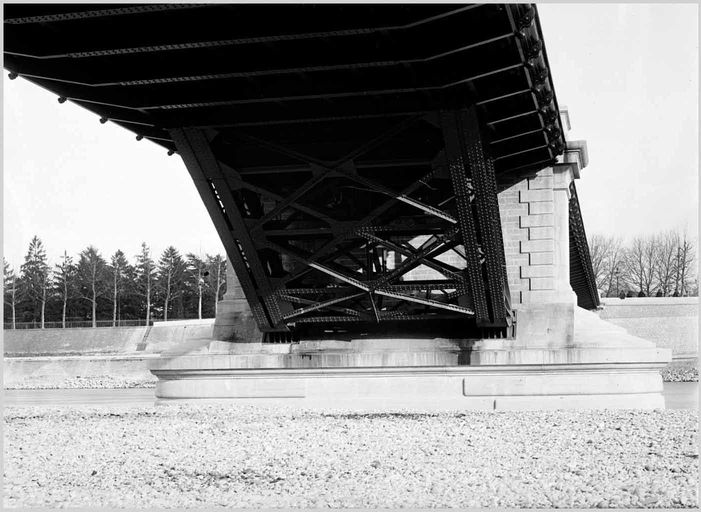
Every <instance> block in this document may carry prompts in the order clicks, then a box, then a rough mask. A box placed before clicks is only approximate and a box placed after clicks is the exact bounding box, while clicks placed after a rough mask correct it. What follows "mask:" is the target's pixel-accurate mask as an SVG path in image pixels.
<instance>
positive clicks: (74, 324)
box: [3, 319, 153, 329]
mask: <svg viewBox="0 0 701 512" xmlns="http://www.w3.org/2000/svg"><path fill="white" fill-rule="evenodd" d="M146 325H147V323H146V320H144V319H141V320H117V321H116V322H114V323H113V322H112V320H97V321H96V322H95V327H142V326H146ZM148 325H153V321H150V322H148ZM92 326H93V324H92V320H78V321H75V320H72V321H66V327H65V328H66V329H76V328H89V327H92ZM13 328H14V329H41V322H16V323H15V325H14V327H13V325H12V322H5V323H4V324H3V329H13ZM62 328H63V322H44V329H62Z"/></svg>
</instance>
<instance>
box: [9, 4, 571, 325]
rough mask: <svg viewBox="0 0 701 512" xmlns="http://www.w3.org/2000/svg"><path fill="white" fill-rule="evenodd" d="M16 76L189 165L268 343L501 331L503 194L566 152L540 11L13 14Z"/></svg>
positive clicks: (27, 10)
mask: <svg viewBox="0 0 701 512" xmlns="http://www.w3.org/2000/svg"><path fill="white" fill-rule="evenodd" d="M5 66H6V67H7V68H8V69H9V70H10V71H11V73H12V74H13V76H16V75H19V76H22V77H24V78H26V79H27V80H30V81H32V82H34V83H37V84H38V85H41V86H43V87H45V88H48V89H50V90H51V91H53V92H55V93H56V94H58V95H59V96H60V97H61V99H62V101H65V100H66V99H67V100H69V101H71V102H73V103H75V104H78V105H80V106H83V107H85V108H87V109H89V110H91V111H93V112H95V113H96V114H98V115H99V116H100V117H101V121H102V122H107V121H111V122H115V123H117V124H119V125H121V126H123V127H125V128H127V129H129V130H132V131H134V132H135V133H137V134H138V138H139V139H141V138H148V139H150V140H152V141H153V142H155V143H157V144H160V145H162V146H164V147H165V148H167V149H168V150H170V151H171V152H177V153H179V154H180V156H181V157H182V158H183V159H184V161H185V163H186V165H187V167H188V170H189V172H190V173H191V175H192V178H193V180H194V182H195V185H196V186H197V188H198V191H199V193H200V196H201V197H202V199H203V201H204V202H205V204H206V205H207V208H208V210H209V213H210V215H211V216H212V219H213V221H214V223H215V225H216V227H217V230H218V232H219V235H220V237H221V239H222V242H223V243H224V246H225V248H226V250H227V254H228V256H229V258H230V260H231V261H232V263H233V265H234V268H235V270H236V274H237V277H238V279H239V281H240V283H241V286H242V288H243V290H244V292H245V294H246V298H247V299H248V302H249V304H250V305H251V309H252V311H253V314H254V316H255V318H256V321H257V323H258V325H259V327H260V328H261V330H263V331H268V332H271V331H285V330H288V329H291V328H292V329H300V328H308V329H312V328H315V327H314V326H317V327H318V328H321V329H328V328H329V327H330V326H331V327H333V326H337V325H341V326H347V325H351V324H355V325H375V326H384V327H381V328H384V329H390V330H392V329H405V330H412V329H416V328H417V327H416V326H418V325H433V322H434V321H435V322H439V323H440V325H441V326H443V327H442V328H443V329H450V328H451V326H460V327H461V328H463V329H464V327H465V326H474V327H481V328H495V329H498V330H499V331H500V332H502V331H503V329H504V328H505V327H506V326H507V325H508V324H509V322H510V315H511V313H510V305H509V304H508V302H507V301H508V297H509V293H508V290H506V284H505V283H506V281H505V278H504V265H505V261H504V252H503V245H502V238H501V226H500V222H499V214H498V205H497V199H496V190H497V188H496V183H497V181H498V180H499V179H500V177H502V176H505V175H507V174H511V173H527V172H531V171H537V170H538V169H541V168H543V167H545V166H547V165H549V164H551V163H553V161H554V159H555V157H556V156H557V155H558V154H560V153H561V152H562V150H563V147H564V139H563V137H562V126H561V125H560V120H559V116H558V107H557V102H556V99H555V95H554V90H553V86H552V81H551V80H550V77H549V68H548V62H547V56H546V54H545V48H544V45H543V41H542V34H541V30H540V26H539V23H538V20H537V13H536V11H535V7H534V6H531V5H529V4H525V5H516V4H513V5H501V4H489V5H463V6H460V5H401V6H400V5H360V4H359V5H352V6H351V5H346V6H343V5H330V4H326V5H277V6H265V5H191V6H187V5H177V4H173V5H155V4H154V5H148V6H139V5H131V6H124V5H92V6H90V5H80V6H79V5H73V6H52V5H8V6H6V8H5ZM446 320H448V321H446ZM408 321H413V322H408ZM416 321H421V322H423V323H417V322H416ZM397 326H400V327H397ZM402 326H403V327H402ZM333 328H335V327H333ZM438 330H440V329H438ZM434 332H437V330H434ZM463 332H465V331H464V330H463Z"/></svg>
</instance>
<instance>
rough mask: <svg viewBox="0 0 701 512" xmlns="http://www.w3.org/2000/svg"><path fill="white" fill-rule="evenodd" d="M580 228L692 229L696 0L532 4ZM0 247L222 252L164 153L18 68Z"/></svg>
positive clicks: (10, 84) (11, 257)
mask: <svg viewBox="0 0 701 512" xmlns="http://www.w3.org/2000/svg"><path fill="white" fill-rule="evenodd" d="M539 13H540V17H541V24H542V27H543V33H544V37H545V43H546V48H547V51H548V58H549V60H550V66H551V71H552V76H553V81H554V84H555V92H556V95H557V99H558V102H559V104H560V106H561V107H563V106H567V107H568V109H569V112H570V117H571V122H572V132H570V135H569V139H570V140H577V139H586V140H587V143H588V148H589V162H590V163H589V166H588V167H587V168H586V169H585V170H584V171H583V173H582V179H581V180H579V181H578V182H577V187H578V192H579V196H580V203H581V206H582V210H583V217H584V223H585V227H586V230H587V234H588V235H591V234H593V233H602V234H610V235H620V236H622V237H624V238H630V237H632V236H634V235H636V234H644V233H650V232H656V231H660V230H664V229H675V228H680V229H687V230H688V231H689V232H690V233H691V234H693V235H694V236H696V233H697V231H698V26H697V20H698V6H697V5H695V4H677V5H652V4H640V5H634V4H625V5H617V4H613V5H609V4H592V5H572V4H567V5H558V4H541V5H539ZM3 105H4V117H3V120H4V141H3V171H4V204H3V214H4V215H3V225H4V230H3V235H4V241H3V243H4V254H5V257H6V258H7V259H8V261H9V262H10V263H11V264H12V265H13V266H14V267H15V268H18V267H19V265H20V264H21V263H22V261H23V258H24V254H25V252H26V249H27V245H28V243H29V240H30V239H31V237H32V236H33V235H35V234H36V235H38V236H39V237H40V238H41V239H42V240H43V241H44V244H45V245H46V248H47V251H48V254H49V258H50V259H51V260H52V262H56V261H57V259H58V257H59V256H60V255H61V254H62V253H63V251H64V250H66V251H68V253H69V254H71V255H74V256H75V255H76V254H77V253H78V252H80V251H81V250H82V249H84V248H85V247H86V246H87V245H89V244H93V245H95V246H96V247H97V248H98V249H100V251H102V253H103V255H104V256H106V257H108V256H109V255H110V254H112V253H114V251H115V250H117V249H122V250H123V251H124V252H125V253H126V255H127V256H128V257H129V258H130V260H132V261H133V256H134V255H135V254H136V253H137V252H138V250H139V248H140V245H141V242H142V241H145V242H146V243H147V244H149V245H150V246H151V248H152V249H153V251H154V253H155V254H156V255H157V254H159V253H160V252H161V251H163V249H165V247H166V246H168V245H171V244H172V245H174V246H175V247H177V248H178V249H179V250H181V251H182V252H195V253H200V254H204V253H210V254H213V253H223V252H224V251H223V247H222V245H221V243H220V242H219V239H218V237H217V234H216V232H215V230H214V227H213V225H212V223H211V221H210V220H209V217H208V215H207V212H206V210H205V208H204V205H203V204H202V202H201V201H200V199H199V196H198V194H197V192H196V190H195V187H194V185H193V184H192V182H191V180H190V177H189V175H188V173H187V170H186V169H185V166H184V165H183V163H182V160H181V159H180V157H178V156H177V155H173V156H171V157H168V156H167V155H166V151H165V150H164V149H162V148H160V146H156V145H155V144H153V143H150V142H148V141H146V140H143V141H141V142H137V141H136V140H135V136H134V134H132V133H131V132H128V131H126V130H124V129H122V128H119V127H117V126H114V125H112V124H111V123H107V124H105V125H101V124H100V123H99V121H98V117H97V116H96V115H95V114H92V113H89V112H88V111H86V110H83V109H81V108H80V107H78V106H76V105H74V104H72V103H70V102H67V103H64V104H63V105H60V104H59V103H58V102H57V100H56V96H55V95H53V94H51V93H48V92H47V91H45V90H43V89H40V88H38V87H36V86H33V85H31V84H29V83H28V82H26V81H24V80H22V79H21V78H20V79H17V80H14V81H10V80H9V79H8V78H7V75H6V74H5V76H4V78H3Z"/></svg>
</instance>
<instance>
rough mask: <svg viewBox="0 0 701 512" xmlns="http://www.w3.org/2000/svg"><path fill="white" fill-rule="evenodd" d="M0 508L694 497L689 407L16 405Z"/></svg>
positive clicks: (661, 501)
mask: <svg viewBox="0 0 701 512" xmlns="http://www.w3.org/2000/svg"><path fill="white" fill-rule="evenodd" d="M4 422H5V447H4V450H5V475H4V476H5V478H4V491H5V492H4V505H5V506H6V507H57V506H60V507H66V506H70V507H91V508H93V507H129V508H161V507H162V508H190V507H235V508H241V507H243V508H257V507H288V508H298V507H304V508H312V507H332V508H341V507H343V508H394V507H419V508H426V507H432V508H433V507H443V508H455V507H461V508H463V507H515V508H531V507H533V508H553V507H554V508H596V507H603V508H611V507H615V508H617V507H632V508H640V507H646V508H693V507H698V496H697V490H696V489H697V482H698V476H699V470H698V461H699V459H698V449H697V446H696V437H697V431H698V419H697V412H696V411H695V410H661V411H638V410H625V411H623V410H615V411H614V410H606V411H521V412H516V411H503V412H499V411H498V412H479V411H474V412H473V411H470V412H453V413H427V414H419V413H413V412H408V411H393V412H387V411H384V412H373V413H364V414H358V413H349V412H348V411H341V410H336V411H331V412H327V413H319V412H312V411H306V410H300V409H293V408H288V407H282V406H280V407H275V408H273V407H265V406H257V405H256V406H254V405H251V404H228V403H227V404H225V403H222V402H214V403H213V402H208V403H203V404H192V403H188V404H185V403H179V404H172V405H170V404H169V405H160V406H147V405H143V406H101V407H96V406H83V407H70V408H68V407H63V408H46V407H42V408H37V407H8V408H5V413H4Z"/></svg>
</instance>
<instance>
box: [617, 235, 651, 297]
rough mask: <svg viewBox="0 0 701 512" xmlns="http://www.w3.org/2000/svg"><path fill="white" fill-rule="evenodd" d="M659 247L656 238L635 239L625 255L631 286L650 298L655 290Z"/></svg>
mask: <svg viewBox="0 0 701 512" xmlns="http://www.w3.org/2000/svg"><path fill="white" fill-rule="evenodd" d="M658 245H659V244H658V240H657V238H656V237H654V236H648V237H642V236H640V237H635V238H634V239H633V241H632V242H631V244H630V247H629V248H628V250H627V251H626V255H625V269H626V273H627V275H628V278H629V279H630V281H631V284H632V285H633V286H634V287H635V288H637V290H638V291H640V292H643V293H644V294H645V295H646V296H648V297H649V296H650V294H651V291H652V290H654V289H655V283H656V280H655V264H656V263H657V259H658V257H657V255H658Z"/></svg>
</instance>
